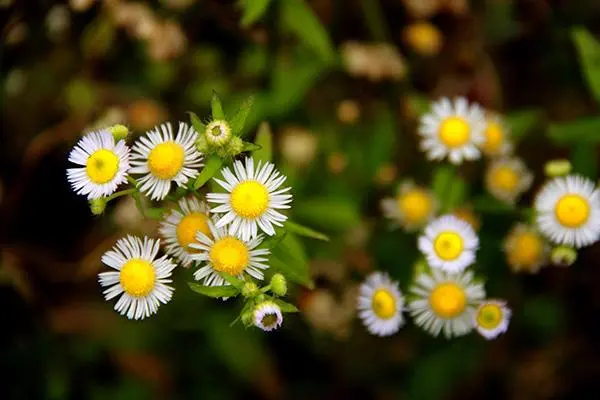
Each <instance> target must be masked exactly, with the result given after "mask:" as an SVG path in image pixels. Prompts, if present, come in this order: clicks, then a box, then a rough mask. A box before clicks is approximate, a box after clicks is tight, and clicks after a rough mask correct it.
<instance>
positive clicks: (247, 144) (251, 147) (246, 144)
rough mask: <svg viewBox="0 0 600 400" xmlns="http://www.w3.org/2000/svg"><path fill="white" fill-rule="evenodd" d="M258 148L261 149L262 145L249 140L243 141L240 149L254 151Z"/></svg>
mask: <svg viewBox="0 0 600 400" xmlns="http://www.w3.org/2000/svg"><path fill="white" fill-rule="evenodd" d="M260 149H262V146H259V145H257V144H254V143H250V142H244V147H242V151H256V150H260Z"/></svg>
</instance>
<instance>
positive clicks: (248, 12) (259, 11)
mask: <svg viewBox="0 0 600 400" xmlns="http://www.w3.org/2000/svg"><path fill="white" fill-rule="evenodd" d="M270 2H271V0H244V1H242V6H243V7H244V12H243V13H242V21H241V23H242V26H244V27H246V26H248V25H252V24H253V23H255V22H256V21H258V20H259V19H260V18H261V17H262V16H263V15H264V13H265V12H266V11H267V8H268V7H269V3H270Z"/></svg>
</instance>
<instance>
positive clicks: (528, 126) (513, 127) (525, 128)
mask: <svg viewBox="0 0 600 400" xmlns="http://www.w3.org/2000/svg"><path fill="white" fill-rule="evenodd" d="M543 116H544V114H543V112H542V111H541V110H538V109H531V110H522V111H516V112H513V113H510V114H508V115H507V116H506V123H507V125H508V126H509V127H510V132H511V135H510V137H511V139H512V140H514V141H518V140H520V139H522V138H524V137H525V136H526V135H527V134H528V133H529V132H531V131H532V130H533V129H535V128H536V127H537V126H539V125H540V124H541V122H542V119H543Z"/></svg>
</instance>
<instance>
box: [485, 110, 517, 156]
mask: <svg viewBox="0 0 600 400" xmlns="http://www.w3.org/2000/svg"><path fill="white" fill-rule="evenodd" d="M487 114H488V116H487V118H486V121H485V130H484V131H483V137H484V141H483V143H482V144H481V145H480V148H481V150H482V151H483V154H485V155H486V156H488V157H497V156H506V155H508V154H510V153H511V152H512V150H513V145H512V143H511V141H510V136H511V134H510V129H509V128H508V126H507V125H506V124H505V123H504V122H503V121H502V118H500V116H499V115H497V114H494V113H487Z"/></svg>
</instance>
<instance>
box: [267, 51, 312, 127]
mask: <svg viewBox="0 0 600 400" xmlns="http://www.w3.org/2000/svg"><path fill="white" fill-rule="evenodd" d="M323 71H324V65H323V64H322V63H319V62H318V60H310V59H308V60H307V59H306V58H305V57H295V58H294V59H290V58H288V57H284V56H282V55H280V56H278V57H277V58H276V60H275V67H274V69H273V72H272V74H271V76H272V82H271V85H272V86H271V88H270V93H269V95H268V96H267V97H266V98H265V97H263V98H262V103H263V104H264V105H266V106H267V107H268V110H269V114H271V115H274V116H279V115H285V114H286V113H288V112H289V111H290V110H292V109H293V108H294V107H296V106H297V105H298V104H299V103H301V102H302V101H303V99H305V97H306V94H307V93H308V91H309V90H310V89H312V88H314V87H315V85H316V84H317V80H318V78H319V77H320V76H321V74H322V73H323ZM260 99H261V98H259V100H260ZM263 107H264V106H263Z"/></svg>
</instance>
